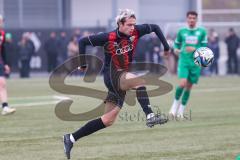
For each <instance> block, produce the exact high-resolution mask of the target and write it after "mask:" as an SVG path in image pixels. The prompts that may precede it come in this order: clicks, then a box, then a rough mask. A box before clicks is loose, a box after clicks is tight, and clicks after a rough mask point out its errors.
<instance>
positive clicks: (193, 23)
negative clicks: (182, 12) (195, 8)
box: [187, 14, 197, 28]
mask: <svg viewBox="0 0 240 160" xmlns="http://www.w3.org/2000/svg"><path fill="white" fill-rule="evenodd" d="M187 23H188V26H189V27H190V28H194V27H195V26H196V24H197V16H196V15H192V14H189V15H188V16H187Z"/></svg>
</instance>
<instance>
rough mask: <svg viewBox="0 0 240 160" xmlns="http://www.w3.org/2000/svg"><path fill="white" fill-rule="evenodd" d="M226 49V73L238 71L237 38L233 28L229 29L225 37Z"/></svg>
mask: <svg viewBox="0 0 240 160" xmlns="http://www.w3.org/2000/svg"><path fill="white" fill-rule="evenodd" d="M225 42H226V44H227V50H228V61H227V63H228V73H230V74H232V73H234V74H237V73H238V58H237V49H238V47H239V38H238V36H237V35H236V33H235V31H234V29H233V28H230V29H229V33H228V35H227V37H226V39H225Z"/></svg>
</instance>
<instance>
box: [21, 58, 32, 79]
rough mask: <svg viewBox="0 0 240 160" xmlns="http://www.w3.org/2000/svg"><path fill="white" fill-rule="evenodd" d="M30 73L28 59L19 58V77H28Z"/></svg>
mask: <svg viewBox="0 0 240 160" xmlns="http://www.w3.org/2000/svg"><path fill="white" fill-rule="evenodd" d="M29 73H30V60H28V59H26V60H21V68H20V77H21V78H28V77H29Z"/></svg>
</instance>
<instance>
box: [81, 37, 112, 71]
mask: <svg viewBox="0 0 240 160" xmlns="http://www.w3.org/2000/svg"><path fill="white" fill-rule="evenodd" d="M107 41H108V33H100V34H96V35H91V36H87V37H83V38H81V39H80V40H79V43H78V45H79V54H80V55H81V57H80V66H82V67H86V60H85V56H84V55H85V53H86V47H87V46H88V45H91V46H93V47H95V46H104V44H105V43H106V42H107Z"/></svg>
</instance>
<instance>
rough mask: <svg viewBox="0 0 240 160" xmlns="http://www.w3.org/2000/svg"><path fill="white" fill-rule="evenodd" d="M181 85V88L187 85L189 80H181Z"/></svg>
mask: <svg viewBox="0 0 240 160" xmlns="http://www.w3.org/2000/svg"><path fill="white" fill-rule="evenodd" d="M179 86H180V87H181V88H185V87H186V86H187V82H186V81H181V82H180V85H179Z"/></svg>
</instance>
